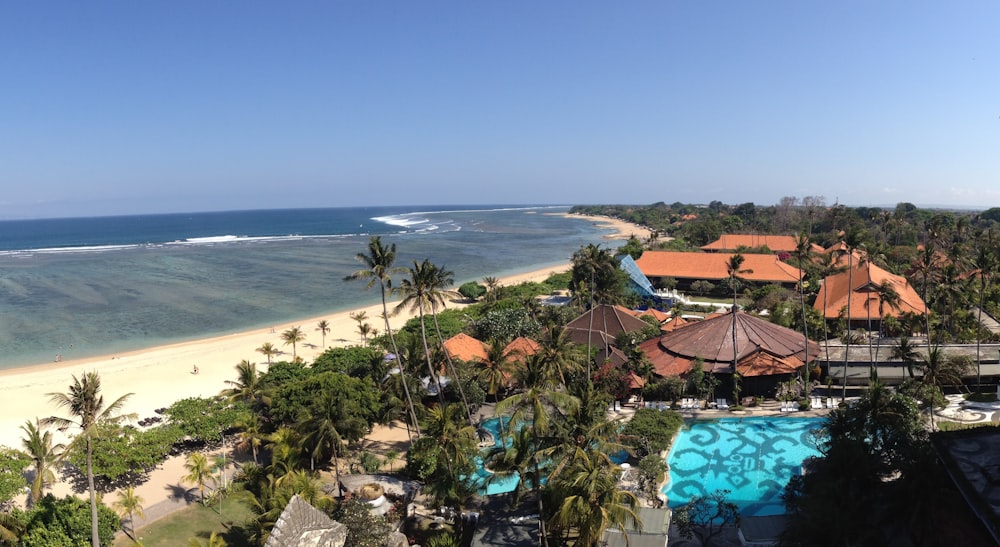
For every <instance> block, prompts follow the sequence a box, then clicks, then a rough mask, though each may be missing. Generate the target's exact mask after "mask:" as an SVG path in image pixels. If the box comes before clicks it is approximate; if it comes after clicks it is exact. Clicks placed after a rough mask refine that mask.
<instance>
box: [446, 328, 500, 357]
mask: <svg viewBox="0 0 1000 547" xmlns="http://www.w3.org/2000/svg"><path fill="white" fill-rule="evenodd" d="M442 346H444V350H445V351H446V352H448V356H449V357H451V358H452V359H458V360H461V361H465V362H467V363H475V362H479V361H486V360H487V359H488V358H489V357H488V356H487V351H486V344H484V343H482V342H480V341H479V340H476V339H475V338H473V337H471V336H469V335H468V334H465V333H464V332H460V333H458V334H456V335H455V336H452V337H451V338H449V339H447V340H445V341H444V344H442Z"/></svg>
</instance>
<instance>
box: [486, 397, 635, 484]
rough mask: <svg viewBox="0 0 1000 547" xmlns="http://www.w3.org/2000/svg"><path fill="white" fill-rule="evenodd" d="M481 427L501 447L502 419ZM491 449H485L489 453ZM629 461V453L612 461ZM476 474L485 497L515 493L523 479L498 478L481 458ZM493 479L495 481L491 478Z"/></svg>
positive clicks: (615, 455)
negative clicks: (484, 465) (485, 465)
mask: <svg viewBox="0 0 1000 547" xmlns="http://www.w3.org/2000/svg"><path fill="white" fill-rule="evenodd" d="M508 420H509V418H506V417H504V423H505V424H506V423H507V421H508ZM530 425H531V424H528V423H524V424H521V427H529V426H530ZM479 427H480V428H482V429H485V430H486V431H489V432H490V434H491V435H493V441H494V443H493V446H494V447H499V446H500V443H501V442H503V437H502V436H501V434H500V418H490V419H488V420H483V421H482V422H481V423H480V424H479ZM488 450H489V448H487V449H484V451H488ZM627 459H628V452H625V451H622V452H620V453H618V454H613V455H612V456H611V461H613V462H615V463H617V464H621V463H623V462H625V461H626V460H627ZM475 462H476V474H475V475H474V476H473V482H474V483H475V484H476V485H477V486H478V489H479V494H480V495H483V496H493V495H495V494H506V493H508V492H513V491H514V489H515V488H517V483H518V481H520V480H521V477H520V476H519V475H518V474H516V473H515V474H513V475H510V476H507V477H503V478H497V477H494V476H493V473H490V472H489V471H487V470H486V469H485V468H484V467H483V459H482V458H481V457H479V458H476V460H475ZM491 477H493V480H490V478H491ZM544 483H545V477H542V484H544Z"/></svg>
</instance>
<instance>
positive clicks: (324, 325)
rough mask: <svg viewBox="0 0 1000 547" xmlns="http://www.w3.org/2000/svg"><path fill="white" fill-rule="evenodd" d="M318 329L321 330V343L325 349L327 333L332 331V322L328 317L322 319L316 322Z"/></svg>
mask: <svg viewBox="0 0 1000 547" xmlns="http://www.w3.org/2000/svg"><path fill="white" fill-rule="evenodd" d="M316 330H317V331H319V335H320V337H321V338H320V344H321V345H322V346H323V349H326V335H327V334H329V333H330V322H329V321H327V320H326V319H321V320H320V322H319V323H316Z"/></svg>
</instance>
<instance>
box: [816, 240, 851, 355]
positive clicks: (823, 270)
mask: <svg viewBox="0 0 1000 547" xmlns="http://www.w3.org/2000/svg"><path fill="white" fill-rule="evenodd" d="M821 257H822V260H821V262H820V272H819V275H820V277H822V278H823V346H824V348H825V349H826V362H827V363H829V362H830V335H829V332H828V330H827V322H826V307H827V304H828V303H829V300H828V298H827V296H828V295H829V288H830V284H829V283H827V282H826V280H827V279H828V278H830V277H831V276H834V275H836V274H838V273H840V272H842V271H844V269H843V267H841V266H840V253H839V252H837V251H831V252H828V253H824V254H823V255H821ZM845 374H846V369H845Z"/></svg>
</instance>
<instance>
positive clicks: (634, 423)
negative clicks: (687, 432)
mask: <svg viewBox="0 0 1000 547" xmlns="http://www.w3.org/2000/svg"><path fill="white" fill-rule="evenodd" d="M683 424H684V418H683V417H682V416H681V415H680V414H678V413H677V412H674V411H673V410H653V409H651V408H640V409H639V410H636V411H635V415H634V416H633V417H632V419H631V420H629V422H628V423H627V424H625V427H624V428H623V429H622V435H626V436H630V437H634V438H636V439H639V441H640V444H639V446H638V447H637V448H642V449H644V450H645V453H646V454H659V453H660V452H662V451H664V450H666V449H667V448H670V442H671V439H673V438H674V435H675V434H676V433H677V431H678V430H679V429H680V428H681V425H683Z"/></svg>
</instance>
